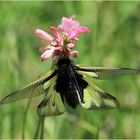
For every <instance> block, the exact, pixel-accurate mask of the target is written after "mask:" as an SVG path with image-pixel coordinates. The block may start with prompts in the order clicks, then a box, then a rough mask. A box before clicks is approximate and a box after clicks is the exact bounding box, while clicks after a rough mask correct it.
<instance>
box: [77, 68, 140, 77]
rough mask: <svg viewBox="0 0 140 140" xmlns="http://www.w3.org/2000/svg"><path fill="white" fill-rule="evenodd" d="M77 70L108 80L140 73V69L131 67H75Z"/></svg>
mask: <svg viewBox="0 0 140 140" xmlns="http://www.w3.org/2000/svg"><path fill="white" fill-rule="evenodd" d="M75 70H77V71H81V72H82V73H85V74H88V75H90V76H91V77H93V78H95V79H100V80H107V79H113V78H117V77H118V76H123V75H134V74H140V70H139V69H131V68H104V67H93V68H88V67H87V68H86V67H77V66H76V67H75Z"/></svg>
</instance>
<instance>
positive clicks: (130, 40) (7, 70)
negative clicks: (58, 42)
mask: <svg viewBox="0 0 140 140" xmlns="http://www.w3.org/2000/svg"><path fill="white" fill-rule="evenodd" d="M72 15H76V17H77V18H76V19H77V20H79V21H80V23H81V24H82V25H84V26H87V27H89V28H90V30H91V32H90V33H89V34H87V35H85V36H80V39H79V42H78V43H77V46H76V49H77V50H79V52H80V55H79V58H78V60H77V63H80V64H85V65H87V66H107V67H132V68H140V2H138V1H135V2H125V1H124V2H121V1H120V2H103V1H99V2H98V1H97V2H96V1H94V2H92V1H76V2H74V1H46V2H45V1H40V2H39V1H34V2H26V1H25V2H23V1H21V2H16V1H15V2H2V1H1V2H0V79H1V82H0V98H2V97H3V96H5V95H7V94H8V93H10V92H12V91H14V90H16V89H18V88H19V87H22V86H24V85H26V84H28V83H30V82H31V81H33V80H35V79H36V78H37V77H38V75H39V74H40V73H42V72H45V71H47V70H49V69H50V67H51V61H50V60H49V61H48V62H44V63H42V62H41V61H40V53H39V51H38V48H39V46H40V45H41V44H42V45H43V44H44V42H43V41H42V42H41V41H40V40H39V39H38V38H37V37H36V36H35V35H34V30H35V29H36V28H42V29H44V30H46V31H49V29H48V27H49V26H51V25H55V26H56V25H58V24H59V23H60V21H61V17H63V16H67V17H70V16H72ZM95 83H97V85H99V86H100V87H101V88H102V89H104V90H105V91H107V92H109V93H111V94H112V95H114V96H116V97H117V98H118V100H119V101H120V104H121V107H120V109H118V110H108V111H106V110H105V111H103V110H100V111H87V110H83V109H81V108H77V109H76V110H71V109H68V111H67V113H65V114H64V115H62V116H58V117H48V118H46V119H45V124H44V138H85V139H86V138H112V139H113V138H129V139H130V138H140V123H139V118H140V109H139V108H140V102H139V100H140V77H139V76H134V77H129V76H128V77H124V78H119V79H117V80H113V81H96V80H95ZM42 98H43V97H37V98H35V99H32V102H31V104H30V108H29V112H28V114H27V120H26V125H25V127H26V128H25V138H33V137H34V134H35V131H36V128H37V122H38V117H37V114H36V108H37V105H38V104H39V101H40V100H41V99H42ZM27 104H28V100H21V101H19V102H15V103H12V104H7V105H3V106H0V112H1V115H0V124H1V125H0V138H10V139H11V138H21V137H22V129H23V120H24V113H25V110H26V106H27Z"/></svg>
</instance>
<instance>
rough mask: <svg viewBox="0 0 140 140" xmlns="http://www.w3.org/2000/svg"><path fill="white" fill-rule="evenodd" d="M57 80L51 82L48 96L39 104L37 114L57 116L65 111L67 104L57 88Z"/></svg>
mask: <svg viewBox="0 0 140 140" xmlns="http://www.w3.org/2000/svg"><path fill="white" fill-rule="evenodd" d="M54 87H55V82H54V83H53V84H51V86H50V88H49V89H48V95H49V96H46V98H45V99H44V100H43V101H42V102H41V103H40V104H39V106H38V108H37V114H38V115H39V116H57V115H61V114H63V113H64V112H65V106H64V103H63V101H62V99H61V96H60V94H59V93H58V92H56V90H55V88H54Z"/></svg>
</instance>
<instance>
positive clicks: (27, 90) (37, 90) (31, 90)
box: [0, 71, 56, 104]
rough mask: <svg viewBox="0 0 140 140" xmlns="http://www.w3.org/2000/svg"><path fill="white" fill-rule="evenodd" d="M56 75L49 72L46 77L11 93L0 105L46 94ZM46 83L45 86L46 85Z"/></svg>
mask: <svg viewBox="0 0 140 140" xmlns="http://www.w3.org/2000/svg"><path fill="white" fill-rule="evenodd" d="M55 75H56V72H55V71H54V72H48V74H47V75H46V76H44V77H43V78H40V79H38V80H37V81H35V82H33V83H31V84H29V85H27V86H25V87H23V88H21V89H19V90H17V91H15V92H13V93H11V94H10V95H8V96H6V97H5V98H4V99H2V100H1V101H0V104H5V103H10V102H14V101H17V100H20V99H24V98H30V97H34V96H38V95H41V94H44V93H45V89H46V87H47V86H46V83H47V81H49V80H50V79H52V78H53V77H54V76H55ZM44 83H45V84H44Z"/></svg>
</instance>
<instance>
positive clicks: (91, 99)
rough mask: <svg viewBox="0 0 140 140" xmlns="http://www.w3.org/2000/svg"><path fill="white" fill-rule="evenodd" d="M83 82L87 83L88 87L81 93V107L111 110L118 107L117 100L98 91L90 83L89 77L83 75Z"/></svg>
mask: <svg viewBox="0 0 140 140" xmlns="http://www.w3.org/2000/svg"><path fill="white" fill-rule="evenodd" d="M83 76H84V80H86V81H87V82H88V86H87V88H86V89H84V92H83V101H84V103H81V106H82V107H83V108H85V109H91V110H92V109H113V108H118V107H119V102H118V100H117V99H116V98H115V97H113V96H112V95H110V94H108V93H106V92H104V91H103V90H101V89H99V88H98V87H97V86H96V85H94V83H93V82H92V81H91V79H90V77H89V76H87V75H83Z"/></svg>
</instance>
